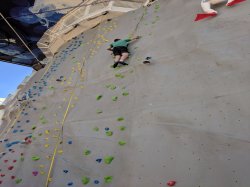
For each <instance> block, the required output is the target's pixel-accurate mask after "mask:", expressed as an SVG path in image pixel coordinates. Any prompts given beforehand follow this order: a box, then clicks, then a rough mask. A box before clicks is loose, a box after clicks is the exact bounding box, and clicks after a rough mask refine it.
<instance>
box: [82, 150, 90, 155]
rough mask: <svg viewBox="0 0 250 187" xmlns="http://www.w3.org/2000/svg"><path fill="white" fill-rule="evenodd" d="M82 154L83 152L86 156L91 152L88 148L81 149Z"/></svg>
mask: <svg viewBox="0 0 250 187" xmlns="http://www.w3.org/2000/svg"><path fill="white" fill-rule="evenodd" d="M83 154H84V155H85V156H88V155H90V154H91V151H90V150H88V149H86V150H84V151H83Z"/></svg>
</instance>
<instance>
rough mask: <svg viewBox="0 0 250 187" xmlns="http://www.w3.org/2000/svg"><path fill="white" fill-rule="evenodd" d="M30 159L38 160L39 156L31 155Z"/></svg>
mask: <svg viewBox="0 0 250 187" xmlns="http://www.w3.org/2000/svg"><path fill="white" fill-rule="evenodd" d="M32 160H33V161H38V160H40V157H39V156H33V157H32Z"/></svg>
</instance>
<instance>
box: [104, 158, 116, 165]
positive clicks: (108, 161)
mask: <svg viewBox="0 0 250 187" xmlns="http://www.w3.org/2000/svg"><path fill="white" fill-rule="evenodd" d="M113 160H114V157H113V156H106V157H104V163H105V164H111V162H112V161H113Z"/></svg>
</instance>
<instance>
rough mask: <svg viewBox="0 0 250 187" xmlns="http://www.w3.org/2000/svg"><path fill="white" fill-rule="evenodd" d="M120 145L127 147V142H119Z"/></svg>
mask: <svg viewBox="0 0 250 187" xmlns="http://www.w3.org/2000/svg"><path fill="white" fill-rule="evenodd" d="M118 144H119V145H120V146H124V145H126V142H125V141H119V142H118Z"/></svg>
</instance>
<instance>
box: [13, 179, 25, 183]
mask: <svg viewBox="0 0 250 187" xmlns="http://www.w3.org/2000/svg"><path fill="white" fill-rule="evenodd" d="M22 181H23V180H22V179H16V180H15V182H16V184H20V183H21V182H22Z"/></svg>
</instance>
